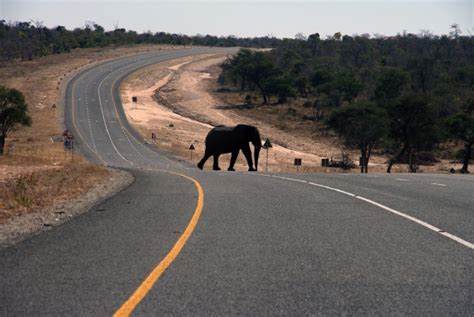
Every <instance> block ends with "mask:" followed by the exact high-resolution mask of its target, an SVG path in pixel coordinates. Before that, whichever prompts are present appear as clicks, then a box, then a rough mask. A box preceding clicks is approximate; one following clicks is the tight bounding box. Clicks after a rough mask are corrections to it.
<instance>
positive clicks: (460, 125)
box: [447, 112, 474, 173]
mask: <svg viewBox="0 0 474 317" xmlns="http://www.w3.org/2000/svg"><path fill="white" fill-rule="evenodd" d="M447 128H448V131H449V134H450V135H451V137H452V138H455V139H458V140H461V141H463V142H464V159H463V165H462V172H464V173H469V160H470V159H471V152H472V145H473V144H474V117H473V113H472V112H471V113H468V112H462V113H457V114H455V115H453V116H451V117H450V118H448V120H447Z"/></svg>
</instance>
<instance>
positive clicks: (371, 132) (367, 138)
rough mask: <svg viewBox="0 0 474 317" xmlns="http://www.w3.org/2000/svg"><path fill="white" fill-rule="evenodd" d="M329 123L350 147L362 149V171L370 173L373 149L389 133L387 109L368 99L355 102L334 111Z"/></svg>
mask: <svg viewBox="0 0 474 317" xmlns="http://www.w3.org/2000/svg"><path fill="white" fill-rule="evenodd" d="M327 124H328V126H329V128H331V129H333V130H334V131H336V132H337V133H338V134H339V135H340V136H341V137H342V138H343V139H344V141H345V143H346V145H347V146H348V147H350V148H357V149H358V150H359V151H360V156H361V163H362V164H361V167H360V171H361V173H368V163H369V160H370V156H371V154H372V151H373V149H374V148H375V147H376V146H377V145H378V144H380V142H381V141H382V140H383V138H384V137H385V136H386V135H387V126H388V119H387V113H386V112H385V110H384V109H382V108H380V107H378V106H376V105H375V104H373V103H370V102H367V101H361V102H355V103H353V104H351V105H349V106H347V107H343V108H341V109H338V110H336V111H334V112H333V113H332V114H331V116H330V117H329V120H328V121H327Z"/></svg>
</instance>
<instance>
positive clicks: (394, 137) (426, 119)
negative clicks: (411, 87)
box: [387, 95, 439, 173]
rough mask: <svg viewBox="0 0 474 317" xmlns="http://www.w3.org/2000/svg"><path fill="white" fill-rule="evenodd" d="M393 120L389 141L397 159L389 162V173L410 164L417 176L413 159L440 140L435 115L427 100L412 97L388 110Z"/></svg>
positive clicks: (416, 96)
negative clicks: (396, 165)
mask: <svg viewBox="0 0 474 317" xmlns="http://www.w3.org/2000/svg"><path fill="white" fill-rule="evenodd" d="M387 112H388V115H389V118H390V131H389V138H390V141H392V146H391V147H392V149H393V150H394V151H395V155H394V156H393V157H392V159H390V161H389V164H388V167H387V173H390V172H391V169H392V166H393V164H395V163H400V162H401V161H408V163H409V166H410V171H411V172H416V167H415V162H414V161H413V160H412V159H411V158H412V157H413V156H414V154H416V152H417V151H420V150H429V149H431V148H432V147H433V146H434V145H435V144H436V143H437V142H438V140H439V133H438V128H437V125H436V117H435V112H434V111H433V109H432V108H431V107H430V105H429V103H428V99H427V98H426V97H424V96H420V95H410V96H406V97H404V98H402V99H401V100H400V101H399V102H396V103H395V104H391V105H389V106H387Z"/></svg>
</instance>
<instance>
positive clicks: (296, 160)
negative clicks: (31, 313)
mask: <svg viewBox="0 0 474 317" xmlns="http://www.w3.org/2000/svg"><path fill="white" fill-rule="evenodd" d="M295 166H296V173H298V172H299V169H298V168H299V167H300V166H301V159H300V158H295Z"/></svg>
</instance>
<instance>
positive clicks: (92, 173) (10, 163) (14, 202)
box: [0, 45, 173, 223]
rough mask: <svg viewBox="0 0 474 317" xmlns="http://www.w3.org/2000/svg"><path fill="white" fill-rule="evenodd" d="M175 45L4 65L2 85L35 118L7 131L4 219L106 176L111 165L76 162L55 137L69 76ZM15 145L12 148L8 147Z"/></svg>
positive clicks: (0, 217) (0, 173)
mask: <svg viewBox="0 0 474 317" xmlns="http://www.w3.org/2000/svg"><path fill="white" fill-rule="evenodd" d="M172 48H173V47H172V46H158V45H141V46H129V47H120V48H106V49H78V50H74V51H73V52H71V53H68V54H60V55H51V56H46V57H43V58H39V59H36V60H33V61H27V62H21V61H14V62H9V63H8V64H3V65H0V85H3V86H6V87H9V88H16V89H18V90H20V91H21V92H22V93H23V94H24V95H25V99H26V102H27V104H28V106H29V107H28V109H29V115H30V116H31V117H32V119H33V124H32V126H31V127H20V128H18V129H17V131H14V132H13V133H11V134H10V135H9V136H8V138H7V140H6V146H5V153H6V154H5V155H4V156H2V157H0V223H3V222H5V221H6V220H7V219H8V218H10V217H12V216H16V215H20V214H23V213H28V212H33V211H35V210H37V209H38V208H42V207H46V206H50V205H53V204H55V203H57V202H58V201H61V200H64V199H73V198H75V197H78V196H79V195H81V194H83V193H84V192H85V191H87V190H88V189H89V188H91V187H92V186H94V185H95V184H97V183H100V182H101V180H105V179H106V178H107V176H108V171H107V170H105V169H104V168H102V167H98V166H91V165H90V164H88V163H87V162H86V161H85V160H84V159H83V158H81V157H80V156H79V155H78V154H76V155H75V157H74V163H72V162H71V157H70V156H69V157H66V155H65V152H64V150H63V146H62V143H61V142H59V143H58V142H53V140H54V139H55V138H57V137H58V136H60V135H61V133H62V131H63V129H64V127H63V124H62V122H63V112H62V109H61V100H60V99H61V95H60V91H61V90H60V89H61V88H62V85H64V83H63V81H64V79H65V78H66V76H68V75H70V74H71V73H73V72H75V71H77V70H80V69H81V68H82V67H84V66H87V65H90V64H93V63H96V62H100V61H103V60H107V59H110V58H115V57H120V56H125V55H130V54H136V53H140V52H147V51H152V50H163V49H172ZM13 145H14V150H13V151H9V149H10V148H11V147H12V146H13Z"/></svg>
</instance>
